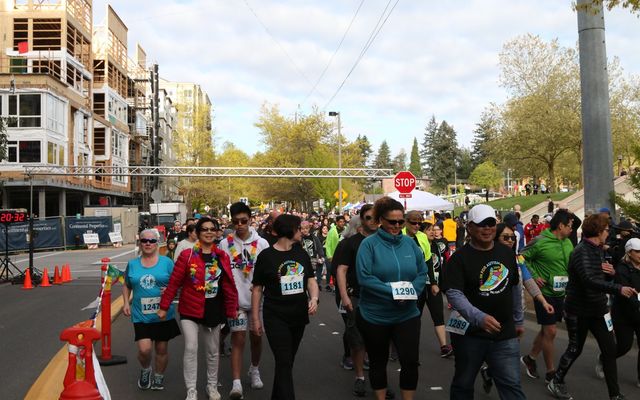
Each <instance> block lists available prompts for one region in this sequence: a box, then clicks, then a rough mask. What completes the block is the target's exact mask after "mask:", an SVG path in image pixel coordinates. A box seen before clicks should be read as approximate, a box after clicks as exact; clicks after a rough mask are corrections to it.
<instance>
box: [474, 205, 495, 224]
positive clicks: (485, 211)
mask: <svg viewBox="0 0 640 400" xmlns="http://www.w3.org/2000/svg"><path fill="white" fill-rule="evenodd" d="M468 218H469V221H471V222H473V223H474V224H479V223H480V222H482V221H484V220H485V219H487V218H493V219H496V211H495V210H494V209H493V207H491V206H488V205H486V204H478V205H475V206H473V208H472V209H471V210H469V214H468Z"/></svg>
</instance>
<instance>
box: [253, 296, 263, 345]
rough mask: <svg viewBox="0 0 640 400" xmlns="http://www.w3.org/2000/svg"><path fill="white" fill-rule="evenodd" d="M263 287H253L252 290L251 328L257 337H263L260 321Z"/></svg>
mask: <svg viewBox="0 0 640 400" xmlns="http://www.w3.org/2000/svg"><path fill="white" fill-rule="evenodd" d="M263 289H264V288H263V287H262V286H258V285H253V287H252V288H251V326H252V330H253V333H254V334H255V335H256V336H262V333H263V331H262V321H261V320H260V303H261V302H262V291H263Z"/></svg>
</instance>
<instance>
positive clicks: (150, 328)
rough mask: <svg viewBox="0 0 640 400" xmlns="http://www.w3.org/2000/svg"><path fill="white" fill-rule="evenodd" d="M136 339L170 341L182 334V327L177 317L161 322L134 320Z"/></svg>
mask: <svg viewBox="0 0 640 400" xmlns="http://www.w3.org/2000/svg"><path fill="white" fill-rule="evenodd" d="M133 330H134V332H135V341H136V342H137V341H138V340H140V339H151V340H153V341H154V342H156V341H157V342H168V341H169V340H171V339H173V338H174V337H176V336H179V335H180V328H179V327H178V323H177V322H176V320H175V319H170V320H168V321H160V322H150V323H145V322H134V324H133Z"/></svg>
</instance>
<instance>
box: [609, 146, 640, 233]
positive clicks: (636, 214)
mask: <svg viewBox="0 0 640 400" xmlns="http://www.w3.org/2000/svg"><path fill="white" fill-rule="evenodd" d="M634 152H635V158H636V159H639V160H640V146H638V145H636V146H635V147H634ZM629 179H630V184H631V186H632V187H633V188H634V189H635V190H634V194H633V195H634V197H635V200H631V201H629V200H625V199H624V197H623V196H620V195H618V194H616V195H615V203H616V204H617V205H618V206H619V207H620V208H621V209H622V211H624V214H625V216H626V217H627V218H631V219H633V220H635V221H640V170H638V169H637V168H635V169H634V170H633V171H632V173H630V174H629Z"/></svg>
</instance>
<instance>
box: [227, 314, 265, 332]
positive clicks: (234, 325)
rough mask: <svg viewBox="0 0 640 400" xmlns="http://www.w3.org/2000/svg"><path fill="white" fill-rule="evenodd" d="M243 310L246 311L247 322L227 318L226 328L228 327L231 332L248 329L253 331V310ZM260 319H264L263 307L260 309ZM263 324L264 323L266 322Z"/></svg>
mask: <svg viewBox="0 0 640 400" xmlns="http://www.w3.org/2000/svg"><path fill="white" fill-rule="evenodd" d="M241 311H244V312H245V313H246V316H247V323H246V324H238V323H237V321H238V320H237V319H234V320H232V319H227V323H226V324H225V328H228V329H229V331H230V332H246V331H251V329H252V328H253V319H252V318H251V310H241ZM232 321H233V322H232ZM260 321H262V309H260ZM262 324H263V325H264V322H263V323H262Z"/></svg>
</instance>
